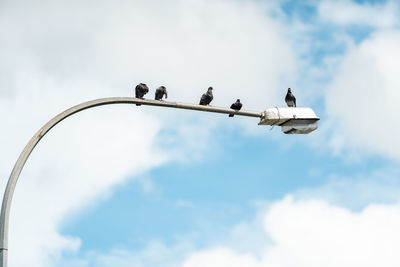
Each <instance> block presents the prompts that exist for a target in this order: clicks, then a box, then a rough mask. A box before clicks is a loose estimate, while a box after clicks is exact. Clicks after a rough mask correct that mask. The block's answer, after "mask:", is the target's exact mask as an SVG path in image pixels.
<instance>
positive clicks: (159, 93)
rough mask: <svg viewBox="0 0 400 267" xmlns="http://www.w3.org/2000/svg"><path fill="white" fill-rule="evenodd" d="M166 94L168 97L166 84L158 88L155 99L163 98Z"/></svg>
mask: <svg viewBox="0 0 400 267" xmlns="http://www.w3.org/2000/svg"><path fill="white" fill-rule="evenodd" d="M164 95H165V98H168V93H167V88H165V86H160V87H158V88H157V90H156V95H155V98H154V99H155V100H162V98H163V96H164Z"/></svg>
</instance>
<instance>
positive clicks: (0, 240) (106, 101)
mask: <svg viewBox="0 0 400 267" xmlns="http://www.w3.org/2000/svg"><path fill="white" fill-rule="evenodd" d="M111 104H142V105H149V106H160V107H170V108H178V109H190V110H198V111H206V112H214V113H224V114H232V113H233V114H235V115H240V116H248V117H258V118H261V117H262V113H261V112H254V111H245V110H243V111H234V110H232V109H229V108H219V107H212V106H200V105H193V104H184V103H177V102H169V101H158V100H147V99H138V98H134V97H110V98H101V99H95V100H92V101H88V102H84V103H81V104H79V105H76V106H74V107H71V108H69V109H67V110H65V111H64V112H61V113H60V114H58V115H57V116H55V117H54V118H53V119H51V120H50V121H48V122H47V123H46V124H45V125H44V126H43V127H42V128H40V130H39V131H37V133H36V134H35V135H34V136H33V137H32V138H31V140H30V141H29V142H28V144H27V145H26V146H25V148H24V150H23V151H22V153H21V154H20V155H19V157H18V160H17V162H16V163H15V165H14V168H13V170H12V172H11V175H10V178H9V179H8V182H7V186H6V190H5V192H4V196H3V203H2V206H1V215H0V267H7V254H8V222H9V215H10V207H11V200H12V197H13V194H14V190H15V186H16V184H17V181H18V178H19V175H20V173H21V171H22V168H23V167H24V165H25V162H26V161H27V159H28V157H29V155H30V154H31V153H32V151H33V149H34V148H35V146H36V145H37V144H38V143H39V141H40V140H41V139H42V137H43V136H44V135H45V134H46V133H47V132H48V131H50V130H51V129H52V128H53V127H54V126H56V125H57V124H58V123H59V122H61V121H62V120H64V119H65V118H67V117H69V116H71V115H73V114H75V113H77V112H80V111H82V110H85V109H89V108H93V107H97V106H103V105H111Z"/></svg>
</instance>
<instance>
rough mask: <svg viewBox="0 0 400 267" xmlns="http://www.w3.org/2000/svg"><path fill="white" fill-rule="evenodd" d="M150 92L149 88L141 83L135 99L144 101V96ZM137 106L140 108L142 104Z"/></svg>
mask: <svg viewBox="0 0 400 267" xmlns="http://www.w3.org/2000/svg"><path fill="white" fill-rule="evenodd" d="M148 92H149V87H147V85H146V84H144V83H140V84H138V85H136V87H135V97H136V98H140V99H143V97H144V95H145V94H147V93H148ZM136 106H140V104H136Z"/></svg>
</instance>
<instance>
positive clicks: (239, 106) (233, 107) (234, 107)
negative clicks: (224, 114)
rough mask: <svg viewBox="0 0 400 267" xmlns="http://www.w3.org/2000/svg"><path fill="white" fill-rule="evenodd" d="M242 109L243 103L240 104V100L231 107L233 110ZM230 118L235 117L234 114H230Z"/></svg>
mask: <svg viewBox="0 0 400 267" xmlns="http://www.w3.org/2000/svg"><path fill="white" fill-rule="evenodd" d="M241 108H242V103H240V99H238V100H236V102H235V103H233V104H232V105H231V109H234V110H240V109H241ZM229 117H233V114H229Z"/></svg>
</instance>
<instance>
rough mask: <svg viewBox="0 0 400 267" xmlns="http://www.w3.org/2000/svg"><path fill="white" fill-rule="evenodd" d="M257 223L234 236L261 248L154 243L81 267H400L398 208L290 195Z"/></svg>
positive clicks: (93, 257)
mask: <svg viewBox="0 0 400 267" xmlns="http://www.w3.org/2000/svg"><path fill="white" fill-rule="evenodd" d="M257 221H258V218H256V220H255V221H254V222H251V221H250V222H247V223H246V222H242V223H240V224H239V225H238V226H235V227H234V228H233V229H232V234H234V235H236V233H237V231H238V229H239V228H242V229H243V228H246V230H245V231H244V232H246V233H247V234H250V236H251V237H252V238H255V239H261V240H262V242H260V243H258V245H259V247H258V248H252V249H243V248H242V247H241V245H240V244H237V243H238V242H241V241H240V240H238V239H235V238H233V239H231V238H230V237H228V240H231V241H234V242H232V243H231V244H226V243H225V244H220V245H216V246H213V247H208V248H204V249H196V248H195V247H194V246H193V245H191V244H190V243H189V244H188V243H187V244H186V245H184V246H182V245H177V246H168V247H166V246H165V245H162V244H160V243H158V242H156V243H155V244H157V245H156V246H151V245H149V246H148V247H147V248H146V249H145V250H143V251H138V252H135V251H129V250H118V251H117V250H115V251H111V252H109V253H107V254H104V255H99V254H96V253H95V254H90V255H89V254H88V255H87V258H86V260H85V261H86V265H85V264H83V265H82V266H91V265H89V264H88V263H89V262H96V264H95V265H94V266H104V267H105V266H117V265H118V266H150V265H151V266H159V265H158V264H160V262H162V264H164V265H163V266H182V267H198V266H207V267H225V266H226V267H232V266H246V267H261V266H263V267H286V266H299V267H303V266H307V267H314V266H315V267H319V266H335V267H336V266H343V267H347V266H349V267H350V266H371V267H372V266H386V267H390V266H398V265H399V264H400V256H399V254H398V251H397V248H398V247H399V246H400V231H399V229H398V225H399V223H400V206H399V205H398V204H391V205H378V204H370V205H368V206H366V207H365V208H364V209H362V210H361V211H359V212H354V211H351V210H349V209H347V208H344V207H341V206H337V205H333V204H329V203H328V202H325V201H323V200H318V199H307V200H295V199H294V198H293V197H292V196H290V195H289V196H286V197H285V198H284V199H282V200H279V201H276V202H274V203H271V204H270V205H269V207H268V208H267V209H266V210H264V211H263V216H262V221H261V222H262V223H261V226H262V227H258V222H257ZM254 226H256V227H254ZM252 232H253V233H252ZM222 242H224V241H222ZM256 242H258V241H256ZM157 252H159V253H157ZM144 255H146V256H144ZM148 255H153V256H151V257H148ZM160 266H161V265H160Z"/></svg>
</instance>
